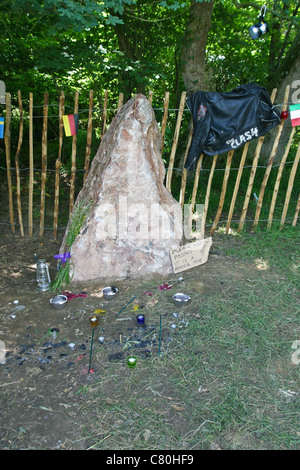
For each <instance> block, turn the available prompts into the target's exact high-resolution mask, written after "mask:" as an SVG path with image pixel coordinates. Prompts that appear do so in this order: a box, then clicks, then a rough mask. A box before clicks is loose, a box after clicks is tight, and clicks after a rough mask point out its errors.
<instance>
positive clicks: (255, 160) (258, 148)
mask: <svg viewBox="0 0 300 470" xmlns="http://www.w3.org/2000/svg"><path fill="white" fill-rule="evenodd" d="M276 93H277V88H274V89H273V91H272V95H271V102H272V103H274V100H275V96H276ZM264 139H265V136H264V135H263V136H261V137H259V138H258V142H257V145H256V149H255V153H254V157H253V162H252V168H251V173H250V176H249V182H248V187H247V191H246V196H245V200H244V206H243V209H242V214H241V218H240V223H239V226H238V233H240V232H241V231H242V230H243V227H244V224H245V219H246V214H247V210H248V205H249V201H250V197H251V192H252V187H253V182H254V178H255V173H256V170H257V165H258V159H259V156H260V151H261V148H262V144H263V143H264Z"/></svg>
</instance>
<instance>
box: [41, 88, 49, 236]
mask: <svg viewBox="0 0 300 470" xmlns="http://www.w3.org/2000/svg"><path fill="white" fill-rule="evenodd" d="M48 108H49V95H48V93H47V92H46V93H45V94H44V106H43V131H42V178H41V208H40V233H39V236H40V238H42V237H43V236H44V221H45V193H46V178H47V126H48Z"/></svg>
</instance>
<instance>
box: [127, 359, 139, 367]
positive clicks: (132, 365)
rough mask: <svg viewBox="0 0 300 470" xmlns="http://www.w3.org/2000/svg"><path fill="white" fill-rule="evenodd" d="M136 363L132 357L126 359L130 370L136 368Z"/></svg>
mask: <svg viewBox="0 0 300 470" xmlns="http://www.w3.org/2000/svg"><path fill="white" fill-rule="evenodd" d="M136 361H137V359H136V357H134V356H130V357H128V358H127V365H128V367H131V368H133V367H135V366H136Z"/></svg>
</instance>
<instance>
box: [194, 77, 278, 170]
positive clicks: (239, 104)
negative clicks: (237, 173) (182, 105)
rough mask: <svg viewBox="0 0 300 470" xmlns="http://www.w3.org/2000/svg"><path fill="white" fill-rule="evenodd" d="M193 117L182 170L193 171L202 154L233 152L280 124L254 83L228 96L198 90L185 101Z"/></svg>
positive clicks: (266, 93) (276, 114) (267, 96)
mask: <svg viewBox="0 0 300 470" xmlns="http://www.w3.org/2000/svg"><path fill="white" fill-rule="evenodd" d="M186 102H187V105H188V108H189V110H190V112H191V114H192V117H193V127H194V131H193V138H192V142H191V146H190V149H189V152H188V156H187V160H186V163H185V168H187V169H189V170H190V169H195V168H196V163H197V161H198V159H199V157H200V155H201V153H205V154H207V155H216V154H220V153H224V152H227V151H229V150H232V149H236V148H238V147H240V146H242V145H244V144H245V143H246V142H247V141H249V140H251V139H253V138H257V137H260V136H261V135H264V134H265V133H266V132H267V131H269V130H270V129H272V128H273V127H275V126H277V125H278V124H279V123H280V122H281V118H280V113H279V112H278V111H277V110H276V109H275V108H274V106H273V105H272V103H271V100H270V97H269V94H268V92H267V90H266V89H265V88H263V87H261V86H260V85H256V84H254V83H250V84H246V85H242V86H239V87H237V88H235V89H234V90H232V91H230V92H228V93H215V92H204V91H197V92H196V93H193V94H192V95H190V96H189V97H188V98H187V100H186Z"/></svg>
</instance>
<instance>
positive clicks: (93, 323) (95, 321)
mask: <svg viewBox="0 0 300 470" xmlns="http://www.w3.org/2000/svg"><path fill="white" fill-rule="evenodd" d="M90 324H91V326H93V327H95V326H98V317H97V315H93V316H92V317H90Z"/></svg>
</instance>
